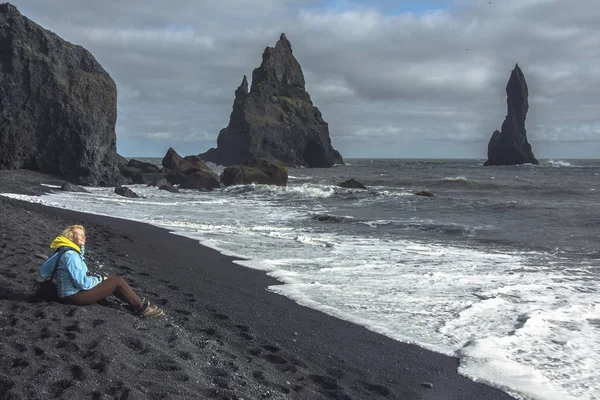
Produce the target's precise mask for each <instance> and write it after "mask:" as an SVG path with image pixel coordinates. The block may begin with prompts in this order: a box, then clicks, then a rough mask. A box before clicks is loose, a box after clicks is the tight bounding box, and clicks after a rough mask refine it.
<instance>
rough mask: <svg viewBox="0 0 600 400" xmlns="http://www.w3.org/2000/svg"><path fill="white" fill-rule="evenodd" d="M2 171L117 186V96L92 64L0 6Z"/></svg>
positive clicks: (11, 8)
mask: <svg viewBox="0 0 600 400" xmlns="http://www.w3.org/2000/svg"><path fill="white" fill-rule="evenodd" d="M0 46H1V51H0V169H19V168H24V169H31V170H35V171H39V172H44V173H50V174H53V175H56V176H60V177H62V178H63V179H65V180H68V181H70V182H73V183H77V184H83V185H94V186H98V185H100V186H111V185H113V184H114V183H115V182H116V179H117V176H118V175H119V174H118V170H117V158H116V157H117V147H116V143H117V137H116V133H115V123H116V119H117V88H116V85H115V82H114V81H113V80H112V79H111V77H110V76H109V75H108V73H107V72H106V71H105V70H104V69H103V68H102V66H101V65H100V64H99V63H98V62H97V61H96V59H95V58H94V56H92V54H90V53H89V52H88V51H87V50H86V49H84V48H83V47H81V46H76V45H73V44H71V43H69V42H67V41H65V40H63V39H61V38H60V37H59V36H58V35H56V34H54V33H52V32H50V31H48V30H46V29H44V28H42V27H41V26H39V25H38V24H36V23H35V22H33V21H31V20H29V19H28V18H26V17H25V16H23V15H21V13H20V12H19V10H18V9H17V8H16V7H15V6H13V5H11V4H9V3H4V4H0Z"/></svg>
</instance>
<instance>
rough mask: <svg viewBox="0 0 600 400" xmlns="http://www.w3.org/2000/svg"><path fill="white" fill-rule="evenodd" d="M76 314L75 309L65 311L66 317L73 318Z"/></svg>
mask: <svg viewBox="0 0 600 400" xmlns="http://www.w3.org/2000/svg"><path fill="white" fill-rule="evenodd" d="M76 312H77V307H73V308H71V309H70V310H69V311H67V317H73V316H74V315H75V313H76Z"/></svg>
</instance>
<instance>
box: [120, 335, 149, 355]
mask: <svg viewBox="0 0 600 400" xmlns="http://www.w3.org/2000/svg"><path fill="white" fill-rule="evenodd" d="M123 344H124V345H125V346H127V347H128V348H130V349H131V350H133V351H136V352H137V353H138V354H146V353H148V352H149V351H150V349H149V348H148V345H147V344H146V343H144V341H143V340H141V339H139V338H136V337H127V338H125V339H123Z"/></svg>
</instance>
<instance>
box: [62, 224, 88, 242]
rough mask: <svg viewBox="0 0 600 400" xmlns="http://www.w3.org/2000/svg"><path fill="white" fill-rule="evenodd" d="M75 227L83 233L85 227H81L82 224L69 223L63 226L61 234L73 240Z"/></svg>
mask: <svg viewBox="0 0 600 400" xmlns="http://www.w3.org/2000/svg"><path fill="white" fill-rule="evenodd" d="M75 229H81V230H82V231H83V233H84V234H85V228H84V227H83V225H69V226H67V227H66V228H65V230H64V231H62V236H64V237H66V238H67V239H69V240H73V237H74V236H75V234H74V231H75Z"/></svg>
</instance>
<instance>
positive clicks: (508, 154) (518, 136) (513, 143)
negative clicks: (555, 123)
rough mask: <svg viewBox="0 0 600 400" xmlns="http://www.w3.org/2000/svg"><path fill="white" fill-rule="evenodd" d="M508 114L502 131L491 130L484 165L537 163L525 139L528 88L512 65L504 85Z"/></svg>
mask: <svg viewBox="0 0 600 400" xmlns="http://www.w3.org/2000/svg"><path fill="white" fill-rule="evenodd" d="M506 94H507V96H508V99H507V103H508V115H507V116H506V119H505V120H504V123H503V124H502V131H495V132H494V133H493V134H492V137H491V139H490V142H489V144H488V160H487V161H486V162H485V164H484V165H517V164H526V163H531V164H539V162H538V160H537V159H536V158H535V156H534V155H533V151H532V150H531V145H530V144H529V142H528V141H527V132H526V131H525V118H526V116H527V111H528V110H529V103H528V100H527V98H528V96H529V93H528V89H527V82H525V76H524V75H523V72H522V71H521V68H519V65H518V64H517V65H515V69H513V70H512V73H511V74H510V79H509V80H508V84H507V85H506Z"/></svg>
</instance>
